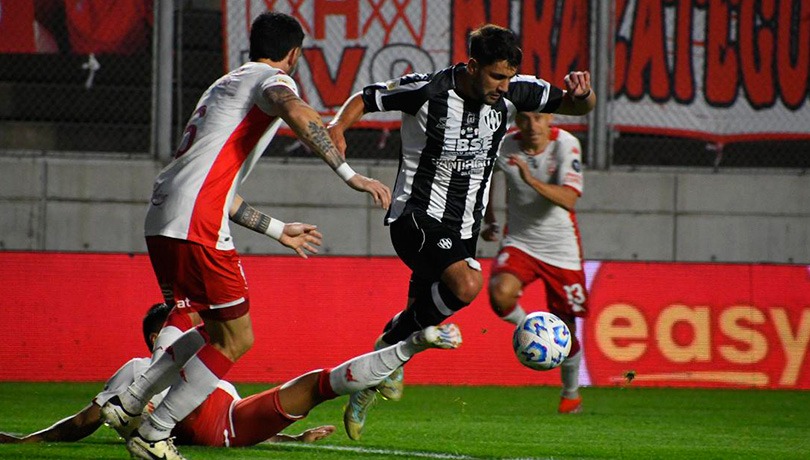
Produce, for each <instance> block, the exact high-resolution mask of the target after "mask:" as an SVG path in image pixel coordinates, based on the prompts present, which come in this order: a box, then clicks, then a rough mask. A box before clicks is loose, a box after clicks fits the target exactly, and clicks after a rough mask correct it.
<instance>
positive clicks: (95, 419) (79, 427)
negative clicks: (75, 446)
mask: <svg viewBox="0 0 810 460" xmlns="http://www.w3.org/2000/svg"><path fill="white" fill-rule="evenodd" d="M101 424H102V420H101V407H99V406H98V404H95V403H90V404H88V405H87V407H85V408H84V409H82V410H81V411H79V412H78V413H76V414H74V415H71V416H70V417H67V418H64V419H62V420H60V421H58V422H56V423H54V424H53V425H51V426H50V427H48V428H45V429H44V430H40V431H37V432H36V433H31V434H29V435H28V436H24V437H21V438H20V437H17V436H13V435H9V434H6V433H0V444H6V443H11V444H24V443H34V442H73V441H78V440H80V439H83V438H86V437H88V436H90V435H91V434H93V433H94V432H95V431H96V430H97V429H98V428H99V427H100V426H101Z"/></svg>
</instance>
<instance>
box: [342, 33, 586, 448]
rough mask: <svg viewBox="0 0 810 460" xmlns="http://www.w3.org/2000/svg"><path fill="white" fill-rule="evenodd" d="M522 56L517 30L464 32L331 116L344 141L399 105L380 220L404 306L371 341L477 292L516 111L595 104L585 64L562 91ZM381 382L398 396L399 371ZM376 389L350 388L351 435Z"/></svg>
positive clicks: (440, 313)
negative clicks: (446, 53) (446, 56)
mask: <svg viewBox="0 0 810 460" xmlns="http://www.w3.org/2000/svg"><path fill="white" fill-rule="evenodd" d="M522 58H523V52H522V51H521V49H520V48H519V47H518V45H517V37H516V36H515V33H514V32H512V31H511V30H509V29H505V28H502V27H498V26H495V25H485V26H483V27H481V28H479V29H477V30H474V31H473V32H472V33H471V34H470V59H469V61H468V62H467V63H461V64H456V65H454V66H452V67H448V68H446V69H443V70H439V71H438V72H435V73H433V74H430V75H427V74H411V75H405V76H403V77H401V78H398V79H395V80H391V81H388V82H382V83H376V84H373V85H370V86H367V87H366V88H365V89H364V90H363V91H362V93H358V94H355V95H354V96H352V97H351V98H350V99H349V100H348V101H346V103H345V104H344V105H343V107H341V109H340V111H339V112H338V114H337V116H336V117H335V119H333V120H332V121H331V122H330V124H329V134H330V136H332V139H333V140H334V141H335V145H337V146H338V148H340V149H341V150H343V149H345V146H346V141H345V139H344V136H343V132H344V131H345V130H346V129H348V128H349V127H350V126H352V124H354V123H355V122H356V121H357V120H359V119H360V118H361V117H362V116H363V115H364V114H366V113H370V112H382V111H398V112H401V113H402V130H401V131H402V152H401V156H400V167H399V171H398V174H397V180H396V184H395V186H394V193H393V201H392V203H391V208H390V209H389V210H388V215H387V216H386V219H385V223H386V224H387V225H390V226H391V242H392V243H393V245H394V249H395V250H396V252H397V255H398V256H399V258H400V259H402V261H403V262H404V263H405V264H406V265H407V266H408V268H410V269H411V270H412V275H411V280H410V287H409V289H408V302H407V305H406V307H405V309H404V310H403V311H401V312H400V313H399V314H397V315H396V316H394V317H393V319H391V321H389V322H388V324H387V325H386V326H385V327H384V330H383V335H382V336H381V337H380V339H379V340H378V342H377V344H376V347H384V346H388V345H390V344H393V343H396V342H397V341H399V340H402V339H404V338H406V337H408V336H409V335H410V334H412V333H413V332H414V331H418V330H420V329H422V328H424V327H427V326H431V325H436V324H440V323H441V322H442V321H444V320H445V319H447V318H449V317H450V316H452V315H453V314H454V313H455V312H457V311H459V310H461V309H462V308H464V307H465V306H467V305H469V304H470V303H471V302H472V301H473V300H474V299H475V297H476V296H477V295H478V293H479V292H480V291H481V287H482V285H483V279H482V276H481V266H480V264H479V263H478V261H476V260H475V250H476V242H477V237H478V230H479V227H480V224H481V218H482V217H483V215H484V209H485V208H486V205H487V200H488V193H487V188H488V187H489V177H490V175H491V174H492V168H493V166H494V163H495V159H496V158H497V157H498V145H499V144H500V142H501V139H503V136H504V135H505V134H506V130H507V128H508V127H509V125H510V124H511V123H512V121H513V120H514V117H515V114H516V113H517V112H556V113H563V114H568V115H584V114H586V113H588V112H590V111H591V110H592V109H593V107H594V105H595V104H596V96H595V95H594V93H593V91H591V82H590V74H589V73H588V72H580V71H576V72H570V73H569V74H568V75H567V76H566V77H565V91H564V90H562V89H560V88H558V87H556V86H552V85H551V84H550V83H549V82H547V81H545V80H542V79H540V78H537V77H534V76H529V75H518V74H517V69H518V67H520V63H521V60H522ZM378 390H379V392H380V394H381V395H383V397H385V398H388V399H394V400H396V399H399V398H401V397H402V372H401V371H398V372H397V373H396V374H395V375H393V376H392V378H391V379H389V380H386V381H385V382H383V385H382V386H381V387H380V388H378ZM374 398H376V394H375V393H374V391H373V390H367V391H364V392H360V393H358V394H356V395H352V397H351V399H350V404H349V406H348V407H347V409H346V415H345V418H344V420H345V423H346V432H347V433H348V434H349V437H351V438H352V439H358V438H359V437H360V435H361V433H362V430H363V425H364V423H365V419H366V413H367V412H368V408H369V407H371V403H372V402H373V401H374Z"/></svg>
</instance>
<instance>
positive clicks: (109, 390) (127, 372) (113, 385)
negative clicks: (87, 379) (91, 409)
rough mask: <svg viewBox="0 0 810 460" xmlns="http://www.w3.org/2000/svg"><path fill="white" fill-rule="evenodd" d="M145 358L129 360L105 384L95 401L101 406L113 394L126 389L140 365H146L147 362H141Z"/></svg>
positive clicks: (133, 379)
mask: <svg viewBox="0 0 810 460" xmlns="http://www.w3.org/2000/svg"><path fill="white" fill-rule="evenodd" d="M141 361H144V360H143V358H135V359H131V360H129V361H127V363H126V364H124V365H123V366H121V367H120V368H119V369H118V370H117V371H116V372H115V374H113V376H112V377H110V379H109V380H107V383H105V384H104V389H103V390H101V393H99V394H97V395H96V397H95V398H93V402H94V403H96V404H98V405H99V406H103V405H104V404H105V403H106V402H107V401H109V400H110V399H111V398H112V397H113V396H115V395H117V394H118V393H121V392H122V391H124V389H125V388H126V387H128V386H129V385H130V384H131V383H132V382H133V381H135V376H136V375H137V372H138V371H139V370H141V369H138V368H140V367H146V366H147V364H145V363H143V362H141Z"/></svg>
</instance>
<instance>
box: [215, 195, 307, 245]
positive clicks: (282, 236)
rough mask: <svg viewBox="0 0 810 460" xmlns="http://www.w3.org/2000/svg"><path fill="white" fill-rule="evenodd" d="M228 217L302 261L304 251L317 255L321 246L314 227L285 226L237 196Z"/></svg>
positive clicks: (299, 224) (305, 225) (295, 224)
mask: <svg viewBox="0 0 810 460" xmlns="http://www.w3.org/2000/svg"><path fill="white" fill-rule="evenodd" d="M228 215H229V217H230V219H231V221H232V222H234V223H236V224H238V225H241V226H242V227H245V228H247V229H250V230H253V231H254V232H258V233H261V234H264V235H267V236H269V237H271V238H273V239H276V240H278V242H279V243H281V244H283V245H284V246H287V247H288V248H290V249H292V250H293V251H295V252H296V254H298V256H299V257H301V258H303V259H306V258H307V254H306V253H305V252H304V249H306V250H307V251H309V252H311V253H312V254H317V253H318V248H316V246H320V245H321V238H323V235H321V233H320V232H319V231H318V230H317V228H318V227H316V226H315V225H311V224H302V223H299V222H294V223H291V224H285V223H284V222H282V221H280V220H278V219H274V218H272V217H270V216H268V215H267V214H265V213H263V212H260V211H257V210H256V209H254V208H253V207H252V206H250V205H249V204H247V202H246V201H245V200H244V199H243V198H242V197H241V196H239V195H236V197H235V198H234V200H233V204H232V205H231V209H230V211H229V213H228Z"/></svg>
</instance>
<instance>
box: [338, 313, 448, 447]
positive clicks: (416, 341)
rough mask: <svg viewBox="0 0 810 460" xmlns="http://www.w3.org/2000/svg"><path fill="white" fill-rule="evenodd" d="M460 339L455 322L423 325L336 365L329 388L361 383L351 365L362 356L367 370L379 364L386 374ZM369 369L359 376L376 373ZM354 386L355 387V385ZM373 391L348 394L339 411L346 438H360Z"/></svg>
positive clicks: (355, 369)
mask: <svg viewBox="0 0 810 460" xmlns="http://www.w3.org/2000/svg"><path fill="white" fill-rule="evenodd" d="M461 342H462V339H461V331H460V330H459V329H458V326H456V325H455V324H452V323H451V324H443V325H441V326H429V327H426V328H425V329H423V330H421V331H418V332H414V333H413V334H411V336H410V337H408V338H407V339H405V340H403V341H401V342H399V343H397V344H396V345H393V346H391V347H388V348H384V349H382V350H379V351H376V352H374V353H369V354H367V355H363V356H361V357H359V358H355V359H354V360H352V361H349V362H347V363H344V364H343V365H341V366H338V367H336V368H335V369H333V370H332V374H331V375H332V376H335V377H337V379H338V380H337V381H333V382H332V386H333V388H336V391H338V388H342V387H341V385H346V387H345V388H346V389H347V390H351V386H350V384H349V382H350V381H359V382H357V383H359V384H360V385H363V384H365V383H364V382H362V380H363V378H355V377H354V375H356V374H357V371H358V368H357V367H355V368H354V370H352V366H357V365H358V364H361V363H363V361H362V360H364V359H366V363H365V364H366V366H368V369H369V370H372V369H373V367H374V366H375V365H376V366H378V367H379V369H383V368H389V369H390V371H389V372H388V373H387V374H390V373H391V372H393V371H394V370H395V369H396V368H401V367H402V365H404V364H405V363H406V362H407V361H408V360H410V359H411V357H413V355H415V354H416V353H419V352H421V351H424V350H426V349H428V348H442V349H453V348H458V347H459V346H461ZM367 357H368V358H370V357H375V358H376V357H379V359H377V360H369V359H368V358H367ZM366 366H362V367H366ZM344 367H345V372H343V371H341V369H342V368H344ZM362 367H361V368H362ZM369 370H365V371H361V374H360V375H374V374H375V373H379V370H377V371H373V370H372V371H371V372H369ZM387 374H386V375H387ZM348 375H352V376H353V378H352V379H347V378H345V377H346V376H348ZM378 375H379V374H378ZM341 376H344V380H345V383H343V381H341V380H339V379H340V378H341ZM382 378H384V377H383V376H382V375H381V376H380V380H382ZM354 386H355V388H357V384H355V385H354ZM374 394H375V393H374V389H373V388H368V389H365V390H360V391H355V392H354V393H352V395H351V396H350V397H349V403H348V404H347V405H346V409H345V410H344V412H343V424H344V426H345V428H346V434H347V435H348V436H349V438H351V439H354V440H358V439H360V436H362V434H363V427H364V426H365V422H366V415H367V414H368V410H369V409H370V408H371V405H372V403H373V401H374V399H373V397H374Z"/></svg>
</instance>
